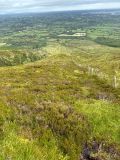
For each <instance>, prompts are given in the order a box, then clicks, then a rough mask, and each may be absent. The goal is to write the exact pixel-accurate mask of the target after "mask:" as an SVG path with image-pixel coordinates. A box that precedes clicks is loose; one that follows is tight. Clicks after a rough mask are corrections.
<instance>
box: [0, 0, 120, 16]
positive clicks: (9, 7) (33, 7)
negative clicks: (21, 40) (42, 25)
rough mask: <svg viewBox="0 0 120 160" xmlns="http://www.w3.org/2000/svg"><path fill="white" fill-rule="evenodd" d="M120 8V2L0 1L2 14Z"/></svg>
mask: <svg viewBox="0 0 120 160" xmlns="http://www.w3.org/2000/svg"><path fill="white" fill-rule="evenodd" d="M109 8H110V9H111V8H120V0H0V14H4V13H22V12H46V11H64V10H85V9H109Z"/></svg>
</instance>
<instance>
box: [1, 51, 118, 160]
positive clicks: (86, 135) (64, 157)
mask: <svg viewBox="0 0 120 160" xmlns="http://www.w3.org/2000/svg"><path fill="white" fill-rule="evenodd" d="M79 58H80V57H79ZM0 82H1V83H0V111H1V112H0V115H1V116H0V135H1V139H0V150H1V153H0V159H1V160H4V159H12V160H18V157H19V159H20V160H25V159H26V160H28V159H30V160H37V159H38V160H58V159H59V160H69V159H70V160H78V159H82V157H85V156H87V154H88V152H89V154H90V157H91V158H93V157H94V158H95V157H96V159H100V160H108V159H111V160H119V158H120V155H119V152H120V143H119V142H120V126H119V124H120V107H119V102H120V90H119V88H114V87H113V86H112V85H110V84H109V83H108V82H107V81H106V80H105V79H102V78H100V77H99V76H97V75H93V74H89V72H88V69H87V68H86V67H85V66H84V65H83V64H82V65H80V63H79V61H78V58H77V59H76V56H74V55H73V54H57V55H54V54H53V55H51V56H48V57H47V58H45V59H43V60H41V61H36V62H34V63H29V64H24V65H20V66H14V67H1V68H0ZM86 152H87V153H86Z"/></svg>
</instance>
